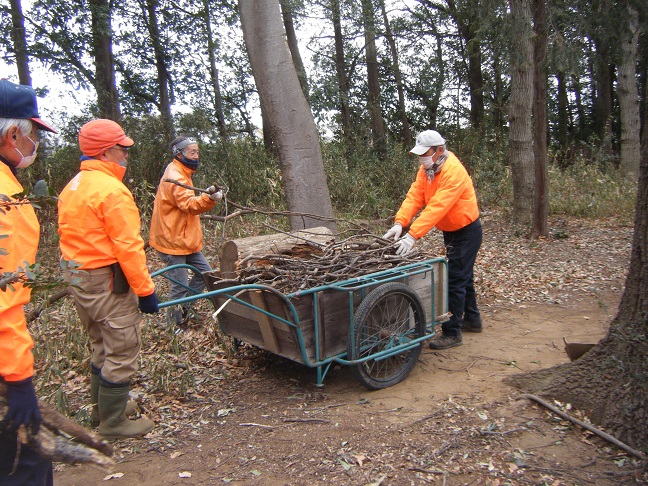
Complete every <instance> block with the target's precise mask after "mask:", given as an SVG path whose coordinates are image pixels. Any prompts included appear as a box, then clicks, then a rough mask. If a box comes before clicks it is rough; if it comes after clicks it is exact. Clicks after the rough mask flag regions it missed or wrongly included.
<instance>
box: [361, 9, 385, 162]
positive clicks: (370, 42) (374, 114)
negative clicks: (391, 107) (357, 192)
mask: <svg viewBox="0 0 648 486" xmlns="http://www.w3.org/2000/svg"><path fill="white" fill-rule="evenodd" d="M362 20H363V22H364V36H365V53H366V56H367V83H368V85H369V91H368V95H367V109H368V110H369V117H370V119H371V134H372V136H373V143H374V147H375V149H376V151H377V152H378V154H379V156H380V157H383V156H384V155H385V154H386V145H387V141H386V140H385V123H384V121H383V117H382V110H381V108H380V78H379V73H378V52H377V51H376V26H375V19H374V10H373V3H372V1H371V0H362Z"/></svg>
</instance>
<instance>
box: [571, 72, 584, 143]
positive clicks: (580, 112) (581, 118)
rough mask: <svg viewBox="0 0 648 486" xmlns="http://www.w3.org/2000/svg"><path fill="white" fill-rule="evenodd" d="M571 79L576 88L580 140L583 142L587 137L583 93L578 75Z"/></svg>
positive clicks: (575, 96)
mask: <svg viewBox="0 0 648 486" xmlns="http://www.w3.org/2000/svg"><path fill="white" fill-rule="evenodd" d="M571 79H572V84H573V87H574V88H573V91H574V100H575V102H576V113H578V134H579V137H578V138H579V139H580V140H583V139H584V138H585V137H586V135H587V120H586V118H585V107H584V106H583V92H582V90H581V85H580V82H579V80H578V78H577V77H576V75H572V77H571Z"/></svg>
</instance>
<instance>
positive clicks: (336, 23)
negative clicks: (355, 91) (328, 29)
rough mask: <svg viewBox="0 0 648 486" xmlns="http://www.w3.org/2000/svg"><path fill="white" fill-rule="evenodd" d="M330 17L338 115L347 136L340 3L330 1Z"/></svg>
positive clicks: (348, 117) (346, 85) (348, 120)
mask: <svg viewBox="0 0 648 486" xmlns="http://www.w3.org/2000/svg"><path fill="white" fill-rule="evenodd" d="M331 17H332V19H333V35H334V39H335V71H336V73H337V82H338V91H339V96H340V115H341V117H342V131H343V132H344V134H345V135H348V134H349V132H350V130H351V110H350V109H349V79H348V78H347V74H346V70H347V68H346V61H345V57H344V37H343V36H342V18H341V15H340V1H339V0H331Z"/></svg>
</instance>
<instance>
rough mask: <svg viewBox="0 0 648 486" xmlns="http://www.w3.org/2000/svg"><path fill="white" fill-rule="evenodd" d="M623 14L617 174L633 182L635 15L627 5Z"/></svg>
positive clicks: (636, 127) (636, 141) (636, 121)
mask: <svg viewBox="0 0 648 486" xmlns="http://www.w3.org/2000/svg"><path fill="white" fill-rule="evenodd" d="M627 14H628V15H627V24H626V25H625V27H624V28H622V29H621V62H620V64H619V80H618V96H619V111H620V116H621V171H622V172H623V175H624V176H625V177H626V178H628V179H629V180H636V179H637V176H638V174H639V148H640V142H639V124H640V121H639V94H638V90H637V76H636V68H635V66H636V63H637V46H638V44H639V13H638V12H637V10H636V9H635V8H634V7H632V6H631V5H628V6H627ZM646 136H648V135H646Z"/></svg>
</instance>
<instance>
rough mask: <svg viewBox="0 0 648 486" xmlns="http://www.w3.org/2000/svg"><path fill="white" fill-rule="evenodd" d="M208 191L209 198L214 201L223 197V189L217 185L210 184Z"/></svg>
mask: <svg viewBox="0 0 648 486" xmlns="http://www.w3.org/2000/svg"><path fill="white" fill-rule="evenodd" d="M207 192H208V193H209V199H211V200H212V201H218V200H220V199H223V191H222V190H221V189H217V188H216V186H209V187H208V188H207Z"/></svg>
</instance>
